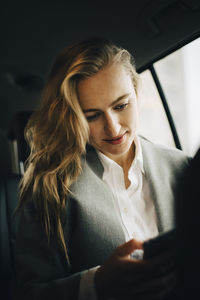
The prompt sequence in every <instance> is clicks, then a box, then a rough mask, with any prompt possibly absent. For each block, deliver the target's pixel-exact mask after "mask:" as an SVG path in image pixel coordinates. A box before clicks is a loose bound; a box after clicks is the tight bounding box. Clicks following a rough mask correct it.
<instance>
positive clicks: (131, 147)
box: [15, 38, 187, 300]
mask: <svg viewBox="0 0 200 300" xmlns="http://www.w3.org/2000/svg"><path fill="white" fill-rule="evenodd" d="M137 91H138V75H137V73H136V71H135V67H134V62H133V59H132V57H131V55H130V53H129V52H128V51H127V50H125V49H122V48H121V47H119V46H116V45H114V44H113V43H111V42H110V41H107V40H104V39H98V38H97V39H89V40H86V41H81V42H79V43H77V44H74V45H72V46H71V47H68V48H66V49H64V50H63V51H62V53H60V55H59V56H58V58H57V60H56V61H55V64H54V65H53V67H52V70H51V72H50V75H49V78H48V80H47V83H46V86H45V89H44V93H43V98H42V102H41V106H40V107H39V109H38V110H37V112H35V114H34V115H33V116H32V118H31V120H30V121H29V123H28V126H27V128H26V136H27V140H28V142H29V145H30V148H31V155H30V157H29V160H28V163H27V169H26V172H25V175H24V177H23V179H22V182H21V186H20V199H19V204H18V211H19V212H20V222H19V228H18V235H17V241H16V253H15V262H16V294H17V297H18V298H19V299H29V300H30V299H37V300H39V299H41V300H44V299H48V300H50V299H56V300H66V299H70V300H72V299H73V300H74V299H78V300H83V299H88V300H89V299H93V300H95V299H111V298H112V299H123V300H126V299H134V300H139V299H148V300H150V299H160V298H162V297H164V296H166V295H167V294H168V293H169V291H170V290H171V289H172V286H173V282H174V273H173V271H172V270H171V269H172V266H171V264H170V263H169V262H170V260H169V257H168V256H167V254H166V253H165V254H162V255H159V256H157V257H154V258H152V259H148V260H145V259H139V260H138V259H136V258H134V257H131V254H132V253H133V252H134V250H136V249H142V244H143V241H145V240H147V239H149V238H151V237H154V236H157V235H158V234H159V233H160V232H164V231H167V230H169V229H170V228H172V227H173V214H172V212H173V183H174V182H175V179H176V177H177V176H178V174H179V173H180V171H181V169H182V168H183V167H184V165H186V164H187V158H186V157H185V155H184V154H183V153H182V152H181V151H179V150H172V149H167V148H165V147H161V146H156V145H154V144H153V143H151V142H150V141H147V140H145V139H143V138H141V137H138V135H137V128H138V120H137V119H138V118H137Z"/></svg>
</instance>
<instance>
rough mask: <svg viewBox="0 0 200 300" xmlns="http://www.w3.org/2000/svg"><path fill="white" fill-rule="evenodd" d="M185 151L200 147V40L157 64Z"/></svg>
mask: <svg viewBox="0 0 200 300" xmlns="http://www.w3.org/2000/svg"><path fill="white" fill-rule="evenodd" d="M154 68H155V70H156V73H157V75H158V77H159V80H160V83H161V85H162V88H163V91H164V94H165V96H166V99H167V102H168V106H169V108H170V111H171V114H172V117H173V119H174V123H175V126H176V130H177V133H178V136H179V139H180V143H181V146H182V148H183V150H184V151H185V152H186V153H188V154H189V155H193V154H194V153H195V152H196V150H197V148H198V147H199V146H200V117H199V113H200V38H198V39H196V40H195V41H193V42H191V43H189V44H187V45H186V46H184V47H182V48H181V49H179V50H177V51H175V52H173V53H172V54H170V55H168V56H166V57H165V58H163V59H161V60H159V61H158V62H156V63H155V64H154Z"/></svg>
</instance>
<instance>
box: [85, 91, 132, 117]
mask: <svg viewBox="0 0 200 300" xmlns="http://www.w3.org/2000/svg"><path fill="white" fill-rule="evenodd" d="M128 96H130V93H127V94H124V95H122V96H120V97H118V98H117V99H116V100H114V101H113V102H112V103H111V104H110V105H109V107H111V106H113V105H115V104H116V103H117V102H119V101H121V100H123V99H125V98H127V97H128ZM100 110H101V109H98V108H90V109H83V112H84V113H87V112H92V111H100Z"/></svg>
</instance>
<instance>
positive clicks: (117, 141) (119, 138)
mask: <svg viewBox="0 0 200 300" xmlns="http://www.w3.org/2000/svg"><path fill="white" fill-rule="evenodd" d="M125 134H126V132H125V133H124V134H122V135H120V136H116V137H113V138H112V139H104V141H105V142H107V143H109V144H112V145H118V144H121V143H122V142H123V140H124V136H125Z"/></svg>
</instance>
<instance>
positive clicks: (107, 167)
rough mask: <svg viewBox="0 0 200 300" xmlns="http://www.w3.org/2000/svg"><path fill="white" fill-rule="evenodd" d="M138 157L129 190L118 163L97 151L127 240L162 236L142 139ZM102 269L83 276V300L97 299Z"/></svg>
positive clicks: (136, 145)
mask: <svg viewBox="0 0 200 300" xmlns="http://www.w3.org/2000/svg"><path fill="white" fill-rule="evenodd" d="M134 142H135V157H134V160H133V162H132V165H131V167H130V169H129V171H128V179H129V181H130V185H129V187H128V188H127V189H126V187H125V183H124V172H123V169H122V167H121V166H119V165H118V164H117V163H116V162H115V161H113V160H112V159H110V158H108V157H107V156H105V155H104V154H103V153H101V152H99V151H97V153H98V156H99V159H100V161H101V163H102V165H103V167H104V173H103V178H102V179H103V181H105V182H106V183H107V184H108V186H109V187H110V189H111V191H112V193H113V196H114V199H115V205H116V209H117V210H118V211H119V215H120V217H121V225H122V229H123V231H124V235H125V239H126V241H128V240H130V239H132V238H135V239H137V240H140V241H145V240H147V239H149V238H152V237H155V236H156V235H158V227H157V218H156V212H155V207H154V204H153V201H152V199H151V196H150V190H149V186H148V182H147V180H146V178H145V173H144V168H143V158H142V150H141V145H140V142H139V139H138V137H136V138H135V140H134ZM98 267H99V266H97V267H95V268H92V269H89V270H87V271H85V272H84V273H83V274H82V277H81V281H80V289H79V300H86V299H87V300H96V299H97V297H96V293H95V287H94V274H95V271H96V270H97V268H98Z"/></svg>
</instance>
